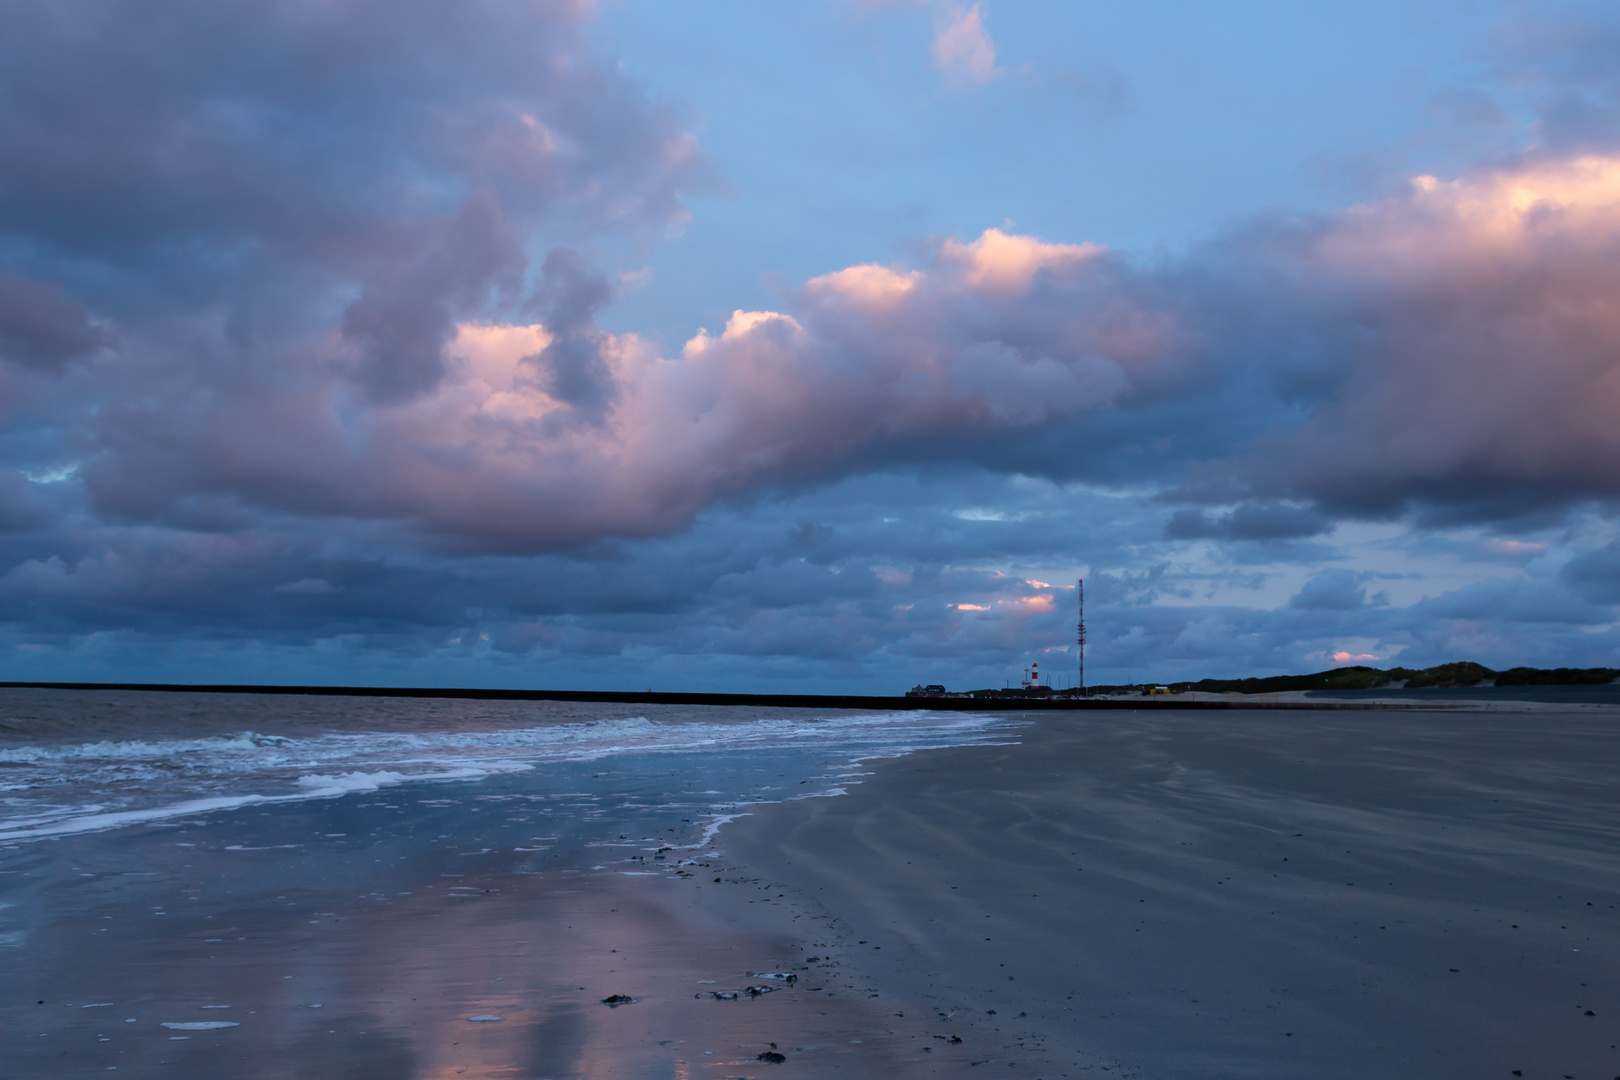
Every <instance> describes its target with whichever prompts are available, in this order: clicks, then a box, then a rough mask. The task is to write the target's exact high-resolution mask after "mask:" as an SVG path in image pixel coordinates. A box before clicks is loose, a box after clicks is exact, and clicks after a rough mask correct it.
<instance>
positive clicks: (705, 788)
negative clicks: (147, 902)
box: [0, 689, 1021, 857]
mask: <svg viewBox="0 0 1620 1080" xmlns="http://www.w3.org/2000/svg"><path fill="white" fill-rule="evenodd" d="M1020 726H1021V722H1020V721H1018V720H1012V719H1008V718H1006V717H1005V716H992V715H976V714H971V713H958V712H949V713H945V712H930V711H921V710H919V711H900V712H852V711H839V710H823V711H818V710H814V709H772V708H745V707H738V706H650V705H636V706H626V705H615V704H597V703H590V704H579V703H571V702H547V701H522V702H511V701H493V702H492V701H478V700H462V699H421V698H387V697H378V698H356V697H337V696H319V695H309V696H302V695H299V696H281V695H254V694H216V693H196V694H189V693H170V692H145V691H111V690H109V691H96V690H21V689H19V690H4V691H0V847H3V848H15V847H16V846H17V845H21V844H30V843H39V842H45V841H50V840H53V839H62V838H66V837H70V836H73V835H77V834H83V833H91V832H105V831H108V830H118V829H129V828H135V827H148V828H150V827H153V826H165V825H167V826H171V827H172V826H174V825H177V824H181V823H183V824H185V825H186V826H188V827H191V828H197V827H206V826H207V825H208V824H209V823H210V822H211V821H221V822H223V821H226V820H227V818H228V815H229V813H230V812H231V811H241V810H243V809H246V808H253V807H259V808H264V807H271V806H275V805H278V804H290V803H301V802H309V801H314V800H341V799H348V800H350V801H351V802H357V801H361V800H365V801H366V802H367V803H368V805H378V800H379V799H380V800H382V805H387V804H389V803H391V802H395V801H398V800H405V801H408V802H410V803H412V804H414V805H416V806H426V805H430V804H432V803H434V802H440V803H442V804H443V805H445V806H447V807H449V806H460V805H462V804H463V803H464V802H469V801H470V802H472V803H473V804H475V805H476V804H477V803H479V802H484V803H494V802H500V803H516V804H521V805H522V807H523V808H524V812H522V813H513V814H506V815H502V816H501V820H500V821H499V822H492V821H486V822H483V823H481V828H480V833H479V836H480V838H481V842H484V843H487V844H491V845H495V844H506V845H508V846H516V847H522V846H525V845H526V844H544V845H545V846H546V847H547V849H548V850H549V851H551V852H552V853H553V854H554V855H556V856H558V857H561V856H562V855H563V854H564V852H563V851H559V850H557V849H558V848H559V847H562V848H565V849H567V852H568V853H569V854H570V856H571V857H572V856H574V855H578V854H579V853H581V852H585V851H589V850H592V849H594V847H595V846H597V845H600V844H604V843H619V842H620V840H619V838H620V837H621V835H622V836H624V837H626V838H630V837H631V834H632V833H634V832H636V830H637V829H638V828H640V827H641V825H642V824H644V823H646V822H650V821H652V820H655V819H656V820H660V821H662V820H663V819H665V818H667V817H669V816H670V814H671V812H678V819H679V821H680V823H681V824H682V825H685V826H690V828H683V829H680V830H679V831H680V833H681V834H682V835H680V836H679V839H680V840H681V843H682V846H684V847H689V848H695V847H699V846H702V845H703V844H705V843H707V842H708V841H709V840H710V839H711V838H712V836H713V834H714V831H715V829H717V828H718V827H719V826H720V825H721V824H722V823H723V822H725V821H727V820H730V819H731V818H733V817H735V816H736V815H738V814H740V813H746V812H747V807H749V806H750V805H752V804H755V803H759V802H770V801H778V800H782V799H793V798H806V797H825V796H832V795H837V794H839V793H840V792H842V791H843V790H844V789H845V788H846V787H847V785H848V784H850V783H854V782H858V781H859V779H860V777H861V775H862V765H863V763H865V762H869V761H873V760H876V759H881V758H893V757H900V756H903V755H906V754H910V753H913V752H915V751H918V750H926V749H934V748H943V747H953V746H963V745H970V744H976V743H993V742H999V741H1005V740H1007V739H1010V738H1015V737H1016V734H1015V733H1016V731H1017V730H1018V728H1019V727H1020ZM541 819H543V820H544V821H545V823H546V824H547V826H548V831H547V832H545V833H543V834H542V833H535V832H534V830H533V829H532V828H530V826H532V825H533V824H534V823H535V822H537V821H540V820H541ZM230 820H237V819H235V818H232V819H230ZM483 825H488V826H489V827H488V828H487V829H485V828H483V827H482V826H483ZM497 825H512V826H516V827H515V828H512V829H506V828H498V827H496V826H497ZM669 828H670V826H668V825H664V826H661V829H662V830H668V829H669ZM627 830H628V831H627ZM519 833H522V834H523V835H521V836H520V835H517V834H519ZM635 839H636V840H638V841H639V840H640V839H642V838H641V837H639V836H637V837H635Z"/></svg>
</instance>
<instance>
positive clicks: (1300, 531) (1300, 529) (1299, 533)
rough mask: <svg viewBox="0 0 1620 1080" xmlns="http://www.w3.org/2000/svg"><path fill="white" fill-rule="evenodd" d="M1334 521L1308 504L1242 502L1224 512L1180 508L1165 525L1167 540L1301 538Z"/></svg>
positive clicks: (1329, 526)
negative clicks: (1211, 512) (1303, 505)
mask: <svg viewBox="0 0 1620 1080" xmlns="http://www.w3.org/2000/svg"><path fill="white" fill-rule="evenodd" d="M1332 528H1333V522H1332V520H1331V519H1329V518H1328V517H1327V516H1325V515H1323V514H1321V513H1318V512H1317V511H1315V510H1312V509H1310V508H1308V507H1301V506H1290V505H1289V504H1287V503H1275V502H1273V503H1252V502H1251V503H1243V504H1241V505H1239V506H1237V507H1234V508H1233V509H1232V510H1231V511H1229V512H1227V513H1225V514H1221V515H1211V514H1208V513H1206V512H1204V511H1202V510H1177V511H1176V512H1175V514H1173V515H1172V516H1171V518H1170V521H1169V522H1168V523H1167V524H1166V525H1165V530H1164V536H1165V539H1166V540H1204V539H1210V540H1300V539H1304V538H1306V537H1311V536H1320V535H1321V534H1323V533H1325V532H1329V531H1331V530H1332Z"/></svg>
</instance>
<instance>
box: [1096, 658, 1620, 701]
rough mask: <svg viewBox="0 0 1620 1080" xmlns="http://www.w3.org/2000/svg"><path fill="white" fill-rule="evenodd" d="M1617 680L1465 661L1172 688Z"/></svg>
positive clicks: (1589, 672)
mask: <svg viewBox="0 0 1620 1080" xmlns="http://www.w3.org/2000/svg"><path fill="white" fill-rule="evenodd" d="M1616 679H1620V669H1617V668H1551V669H1548V668H1531V667H1516V668H1509V669H1507V670H1506V671H1492V670H1491V669H1490V668H1488V667H1486V666H1485V665H1483V664H1476V663H1474V662H1473V661H1471V660H1464V661H1460V662H1458V663H1454V664H1438V665H1436V666H1435V667H1430V668H1421V669H1415V668H1403V667H1394V668H1388V669H1385V670H1380V669H1379V668H1371V667H1361V666H1356V667H1342V668H1331V669H1329V670H1327V671H1317V672H1314V673H1312V674H1310V675H1272V676H1269V677H1267V678H1263V679H1255V678H1249V679H1200V680H1198V681H1197V682H1181V683H1171V684H1169V688H1170V689H1171V690H1172V691H1175V692H1178V693H1179V692H1183V691H1187V690H1198V691H1203V692H1206V693H1213V694H1220V693H1239V694H1276V693H1281V692H1284V691H1288V690H1378V689H1386V688H1387V689H1402V688H1404V689H1408V690H1418V689H1423V688H1425V687H1436V688H1441V687H1453V686H1480V685H1482V684H1483V685H1486V686H1489V685H1492V684H1493V683H1494V684H1495V685H1496V686H1597V685H1602V684H1604V683H1611V682H1614V681H1616ZM1134 689H1137V688H1136V687H1128V686H1117V687H1114V686H1098V687H1094V688H1093V690H1092V692H1093V693H1108V692H1110V691H1114V692H1125V691H1129V690H1134Z"/></svg>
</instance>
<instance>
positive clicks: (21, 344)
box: [0, 273, 110, 370]
mask: <svg viewBox="0 0 1620 1080" xmlns="http://www.w3.org/2000/svg"><path fill="white" fill-rule="evenodd" d="M108 344H110V341H109V339H108V337H107V334H106V333H105V332H104V331H103V330H102V329H101V328H100V327H98V326H96V325H95V323H94V322H92V321H91V319H90V316H89V313H88V312H86V311H85V309H84V305H82V304H77V303H74V302H73V301H72V300H69V299H68V298H67V297H66V296H64V295H63V294H62V290H61V289H60V288H58V287H57V286H55V285H53V284H49V283H46V282H39V281H28V280H26V279H24V278H16V277H10V276H8V275H5V274H3V273H0V359H5V360H10V361H12V362H13V363H17V364H22V365H24V366H26V367H32V368H41V369H46V370H50V369H54V368H58V367H60V366H61V365H62V364H64V363H66V362H67V361H69V360H72V359H74V358H76V357H81V356H87V355H89V354H90V353H93V352H95V351H96V350H97V349H100V348H102V347H103V346H106V345H108Z"/></svg>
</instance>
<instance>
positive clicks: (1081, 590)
mask: <svg viewBox="0 0 1620 1080" xmlns="http://www.w3.org/2000/svg"><path fill="white" fill-rule="evenodd" d="M1074 595H1075V597H1076V598H1077V599H1078V600H1079V601H1080V628H1079V630H1078V631H1077V633H1076V634H1075V641H1076V643H1077V644H1078V645H1079V646H1080V682H1079V684H1078V685H1079V687H1080V696H1082V697H1084V696H1085V693H1086V579H1085V578H1080V579H1078V580H1077V582H1076V583H1075V587H1074Z"/></svg>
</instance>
